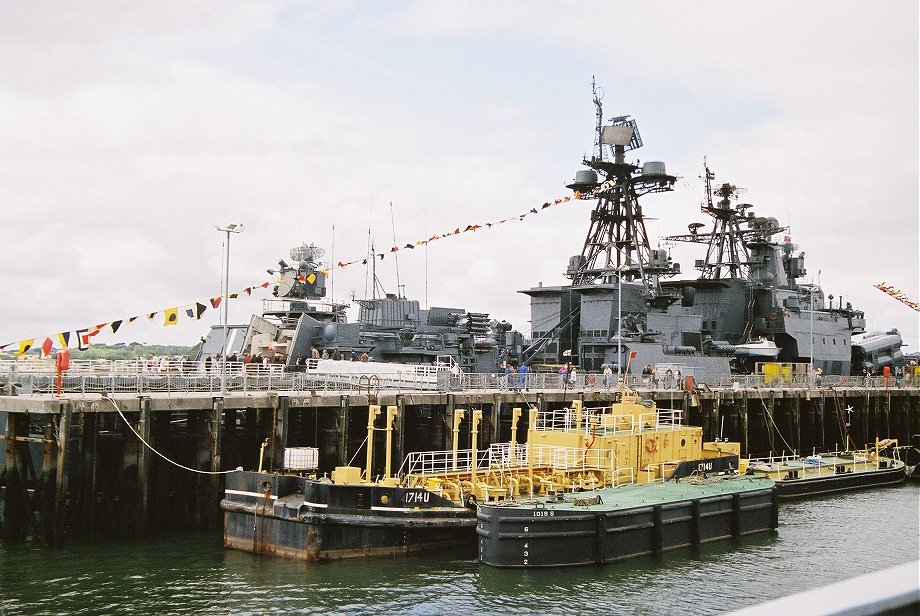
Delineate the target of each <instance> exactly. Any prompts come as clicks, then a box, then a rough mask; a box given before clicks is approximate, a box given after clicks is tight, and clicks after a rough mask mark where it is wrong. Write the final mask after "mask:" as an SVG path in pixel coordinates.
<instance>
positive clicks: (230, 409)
mask: <svg viewBox="0 0 920 616" xmlns="http://www.w3.org/2000/svg"><path fill="white" fill-rule="evenodd" d="M640 393H641V394H642V395H644V396H646V397H651V398H654V399H655V401H656V403H657V404H658V406H659V408H673V409H681V410H682V411H683V416H684V421H685V423H689V424H692V425H697V426H701V427H702V428H703V434H704V438H705V439H706V440H714V439H716V438H722V439H725V440H731V441H740V442H741V444H742V454H743V455H750V456H752V457H757V456H766V455H769V454H771V453H780V452H782V451H785V452H787V453H789V452H790V451H793V450H794V451H796V452H798V453H800V454H802V455H807V454H810V453H812V452H813V451H815V452H823V451H832V450H835V449H848V448H849V449H852V448H862V447H865V446H871V445H872V444H873V443H874V442H875V439H876V438H879V439H884V438H896V439H898V441H899V442H900V443H901V444H908V443H910V442H911V439H912V437H913V435H917V434H920V388H917V387H907V388H890V389H885V388H876V389H864V388H843V387H835V388H817V389H806V388H786V389H782V388H778V389H770V388H737V387H735V388H724V389H707V390H705V391H690V392H686V391H680V390H648V391H641V390H640ZM615 397H616V396H615V392H612V391H607V390H603V389H601V390H592V389H580V390H552V389H547V390H539V391H527V392H519V391H507V390H505V391H495V390H478V391H477V390H472V391H470V390H467V391H454V392H443V391H441V392H432V391H378V392H364V393H359V392H350V393H345V392H320V393H317V392H309V391H308V392H284V391H263V392H233V393H228V394H227V395H225V396H220V395H216V394H212V393H196V392H189V393H187V394H185V395H177V394H174V393H171V394H157V393H150V394H142V395H131V394H108V395H106V396H104V397H103V396H100V395H98V394H64V395H63V396H53V395H49V394H33V395H28V396H26V395H19V396H17V395H7V396H0V496H2V515H0V520H2V522H0V523H2V535H3V536H4V537H5V538H6V539H7V540H12V541H22V540H24V539H27V538H31V539H32V540H35V541H41V542H43V543H46V544H58V543H61V542H62V541H64V540H65V539H66V538H67V537H69V536H81V537H94V536H118V537H140V536H143V535H144V534H146V533H149V532H153V531H157V530H162V529H208V528H218V527H220V526H221V524H222V517H221V515H220V509H219V502H220V499H221V497H222V495H223V477H224V475H223V474H220V473H222V472H224V471H228V470H232V469H235V468H237V467H242V468H244V469H246V470H254V469H256V468H258V467H259V465H260V464H261V465H262V467H263V469H267V470H276V469H280V468H281V466H282V464H283V456H284V449H285V447H316V448H318V449H319V464H320V472H321V473H322V472H329V471H331V470H332V469H333V468H334V467H336V466H343V465H348V464H351V465H354V466H361V467H363V466H364V464H365V461H366V445H365V440H366V438H367V434H368V429H367V428H368V426H367V422H368V407H369V405H381V406H382V407H384V409H385V408H386V407H388V406H395V407H396V408H397V410H398V414H397V415H396V418H395V421H394V425H393V431H392V443H393V456H392V459H393V470H394V471H396V470H397V469H398V468H399V465H400V464H401V462H402V460H403V459H404V458H405V455H406V454H407V453H410V452H413V451H426V450H449V449H450V448H451V447H452V440H453V417H454V411H455V410H457V409H466V410H481V411H482V421H481V423H480V425H479V427H478V434H477V447H478V448H480V449H483V448H486V447H488V445H489V444H491V443H499V442H507V441H509V440H511V439H515V440H517V441H518V442H524V441H525V440H526V432H527V413H528V410H529V411H531V412H534V411H538V410H539V411H542V410H553V409H560V408H564V407H566V406H569V405H571V403H572V400H573V399H578V400H582V401H583V402H584V405H585V406H586V407H592V406H604V405H608V404H610V403H611V402H612V401H614V400H615ZM515 407H518V408H521V409H524V411H525V412H524V414H523V416H522V417H521V420H520V422H519V424H518V430H517V434H516V435H512V434H511V427H512V409H514V408H515ZM118 411H120V413H119V412H118ZM381 415H382V417H380V418H378V420H377V423H376V427H377V430H376V431H375V432H374V444H373V445H374V446H373V451H374V456H373V458H374V460H373V471H372V472H373V474H374V475H377V474H382V473H383V469H384V464H385V459H384V458H385V438H386V432H385V431H384V430H383V427H384V425H383V416H385V415H386V413H382V414H381ZM122 416H123V417H124V419H123V418H122ZM469 417H470V413H467V415H466V419H465V420H464V421H463V422H462V423H461V425H460V430H459V447H460V448H470V447H471V442H472V433H471V428H470V425H471V424H470V421H469ZM125 420H127V421H125ZM141 439H143V440H144V441H146V442H147V443H148V444H149V445H150V446H149V447H148V446H146V445H144V444H143V443H142V441H141ZM154 450H155V451H154Z"/></svg>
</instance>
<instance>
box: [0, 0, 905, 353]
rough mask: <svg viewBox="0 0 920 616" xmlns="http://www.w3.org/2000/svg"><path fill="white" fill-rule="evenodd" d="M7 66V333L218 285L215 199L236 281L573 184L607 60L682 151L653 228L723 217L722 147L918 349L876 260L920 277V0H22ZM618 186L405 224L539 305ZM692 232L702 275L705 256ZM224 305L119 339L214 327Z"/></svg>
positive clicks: (661, 148) (425, 258) (759, 197)
mask: <svg viewBox="0 0 920 616" xmlns="http://www.w3.org/2000/svg"><path fill="white" fill-rule="evenodd" d="M0 66H2V67H3V68H2V69H0V199H2V210H0V211H2V224H0V260H2V263H3V266H2V269H0V284H2V288H3V289H4V293H3V297H2V299H0V344H3V343H7V342H16V341H18V340H21V339H25V338H39V339H42V338H44V337H45V336H53V335H55V334H56V333H58V332H61V331H73V330H76V329H78V328H83V327H86V326H90V325H93V324H101V323H108V322H110V321H113V320H115V319H127V318H128V317H131V316H135V315H139V314H141V315H142V314H144V313H148V312H154V311H160V310H162V309H164V308H168V307H173V306H181V305H185V304H190V303H193V302H195V301H200V300H202V299H205V300H206V299H207V298H210V297H213V296H216V295H218V294H219V293H220V282H221V255H222V242H223V236H222V235H221V234H220V233H218V231H216V230H215V229H214V225H215V224H227V223H242V224H244V225H245V226H246V229H245V231H244V232H243V233H242V234H240V235H238V236H234V237H233V240H232V244H231V265H230V288H231V290H235V289H241V288H243V287H246V286H250V285H252V284H255V283H259V282H262V281H265V280H268V279H269V277H268V275H267V274H266V272H265V270H266V268H270V267H273V266H275V264H276V263H277V260H278V259H279V258H284V259H288V253H289V251H290V249H291V248H292V247H294V246H296V245H298V244H300V243H302V242H315V243H316V244H318V245H320V246H323V247H325V248H326V249H327V252H328V253H329V254H327V260H329V257H332V258H333V259H334V261H350V260H353V259H361V258H363V257H364V256H365V254H366V252H367V245H368V235H369V232H368V230H369V229H370V235H371V236H372V237H373V238H374V241H375V243H376V244H377V246H378V247H383V248H384V249H385V250H386V249H388V248H389V246H392V245H393V244H394V241H393V236H394V229H395V236H396V242H395V243H396V244H398V245H400V246H403V245H405V244H407V243H410V242H415V241H417V240H421V239H425V238H427V237H429V236H430V235H433V234H435V233H438V234H440V233H443V232H445V231H449V230H453V229H454V228H456V227H465V226H466V225H469V224H482V223H484V222H490V221H496V220H499V219H503V218H506V217H508V216H512V215H515V214H519V213H523V212H527V211H529V210H530V208H531V207H538V208H539V205H540V204H542V203H543V202H545V201H547V200H551V199H555V198H560V197H564V196H566V195H568V194H570V192H569V191H567V189H566V188H565V184H566V183H567V182H568V181H570V180H571V178H572V177H574V174H575V171H576V170H578V169H579V168H580V162H581V159H582V157H583V155H584V154H586V153H590V151H591V149H592V144H593V137H594V135H593V130H594V122H595V119H594V106H593V104H592V101H591V78H592V75H594V76H596V79H597V83H598V85H600V86H602V87H603V88H604V90H605V92H606V95H605V98H604V110H605V115H606V116H607V117H610V116H613V115H626V114H629V115H631V116H633V117H634V118H635V119H636V120H637V122H638V125H639V130H640V133H641V135H642V139H643V141H644V143H645V146H644V147H643V148H642V149H640V150H637V151H635V152H632V153H630V155H631V156H633V157H635V158H638V159H641V160H642V161H648V160H662V161H665V162H666V163H667V169H668V171H669V172H670V173H672V174H676V175H678V176H680V178H681V179H680V180H679V181H678V182H677V184H676V190H675V191H674V192H673V193H668V194H665V195H659V196H654V197H651V198H648V199H646V200H645V202H644V210H645V213H646V214H647V215H648V216H650V217H653V218H655V219H656V220H654V221H650V222H649V234H650V236H651V237H652V238H653V242H657V238H658V237H659V236H664V235H667V234H672V233H683V232H686V228H687V224H689V223H690V222H696V221H699V222H706V223H708V222H709V220H707V219H706V218H704V217H703V215H702V214H700V212H699V205H700V202H701V200H702V198H703V185H702V182H701V180H700V179H699V176H700V175H701V173H702V166H703V159H704V157H706V159H707V160H708V163H709V166H710V168H711V169H712V170H713V171H714V172H715V174H716V176H717V180H718V181H720V182H721V181H730V182H732V183H734V184H736V185H739V186H743V187H745V188H747V192H746V193H745V194H744V195H743V200H744V201H746V202H750V203H752V204H754V206H755V207H754V211H755V212H756V213H757V214H758V215H761V216H775V217H776V218H778V219H779V220H780V222H781V223H782V224H788V225H791V229H792V230H791V234H790V235H791V236H792V240H793V241H794V242H796V243H798V244H799V245H800V246H801V249H802V250H804V251H805V253H806V266H807V270H808V276H807V278H806V281H815V282H817V281H818V274H819V272H820V282H821V284H822V286H823V287H824V289H825V292H827V293H832V294H834V295H835V296H841V295H842V296H843V297H844V301H851V302H852V303H853V304H854V306H856V307H858V308H861V309H864V310H865V311H866V314H867V318H868V321H869V327H870V329H873V330H882V329H889V328H891V327H897V328H899V329H900V330H901V332H902V333H903V334H904V336H905V340H906V342H908V344H909V346H908V347H907V349H906V350H907V351H917V350H918V347H920V328H918V316H917V313H916V312H913V311H912V310H910V309H909V308H907V307H906V306H903V305H901V304H900V303H898V302H897V301H895V300H894V299H892V298H890V297H888V296H887V295H884V294H883V293H881V292H879V291H878V290H876V289H874V288H873V287H872V285H873V284H874V283H878V282H883V281H884V282H887V283H888V284H890V285H893V286H895V287H896V288H899V289H900V290H902V291H903V292H905V293H906V294H907V295H909V296H910V297H911V298H912V299H914V300H918V299H920V292H918V8H917V2H916V0H897V1H886V2H866V1H861V2H846V1H840V0H833V1H827V2H814V1H809V2H801V1H794V2H782V1H776V0H772V1H770V2H692V3H691V2H669V1H660V0H659V1H658V2H654V3H637V2H631V3H626V2H620V1H611V0H607V1H604V2H598V3H590V2H577V3H576V2H570V3H560V2H535V1H533V0H529V1H527V2H501V3H497V2H471V1H469V0H466V1H464V2H446V1H441V2H435V1H430V2H373V3H371V2H343V1H335V2H333V1H327V2H283V1H276V2H233V1H221V2H217V1H215V2H194V1H189V0H176V1H168V0H161V1H159V2H133V3H125V2H101V1H95V2H87V3H77V4H72V5H69V6H67V7H66V8H64V7H63V6H62V5H61V4H60V3H59V2H13V1H10V0H4V1H2V2H0ZM390 202H392V209H391V207H390ZM592 206H593V202H585V201H581V202H576V203H575V204H574V205H565V206H560V207H553V208H549V209H546V210H542V211H541V212H540V214H539V215H536V216H530V217H528V218H527V219H526V220H525V221H524V222H514V223H509V224H505V225H502V226H500V227H499V228H497V229H491V230H487V229H482V230H479V231H477V232H476V233H465V234H462V235H460V236H457V237H452V238H449V239H445V240H443V241H438V242H433V243H432V244H431V246H430V247H429V248H428V249H427V250H425V249H417V250H414V251H402V252H400V253H399V280H400V282H401V283H402V284H403V285H405V293H406V295H407V296H409V297H413V298H418V299H419V300H420V301H421V302H422V303H423V305H424V304H425V303H426V300H427V304H428V305H430V306H456V307H463V308H467V309H469V310H473V311H477V312H488V313H490V314H491V315H492V316H493V317H494V318H498V319H505V320H508V321H510V322H511V323H512V324H513V325H514V326H515V328H516V329H519V330H521V331H525V332H529V331H530V324H529V322H528V319H529V318H530V314H529V303H528V298H527V297H526V296H524V295H521V294H519V293H517V291H519V290H521V289H525V288H528V287H531V286H536V285H537V283H538V282H542V283H543V284H545V285H551V284H562V283H564V282H565V281H566V279H565V278H564V277H563V275H562V273H563V271H564V270H565V266H566V263H567V260H568V257H569V256H571V255H575V254H579V253H580V252H581V248H582V244H583V242H584V238H585V235H586V233H587V230H588V225H589V218H588V217H589V213H590V210H591V208H592ZM333 221H334V228H335V232H334V234H333ZM333 240H334V254H332V249H333ZM673 255H674V257H675V259H676V260H678V261H680V262H681V265H682V267H683V270H684V272H685V276H686V277H691V276H695V274H696V271H695V270H693V267H692V266H693V260H694V259H696V258H702V257H703V256H704V255H703V253H702V247H692V248H688V247H680V248H674V250H673ZM391 257H392V255H388V256H387V258H386V259H384V260H383V261H382V262H379V266H378V275H379V277H380V279H381V281H382V283H383V285H384V286H385V287H386V290H387V291H389V292H396V290H397V289H396V285H397V280H396V278H397V271H396V268H395V267H394V266H395V264H396V260H395V259H393V258H391ZM426 272H427V275H426ZM366 288H367V283H366V273H365V271H364V269H363V268H361V267H360V266H354V267H350V268H347V269H345V270H339V271H338V272H336V276H335V279H334V291H335V297H336V299H344V298H347V297H351V296H352V295H354V296H356V297H358V298H362V297H364V296H365V289H366ZM266 297H269V294H268V293H266V292H264V291H263V292H261V293H254V294H253V297H252V298H249V299H246V298H243V299H239V300H236V301H235V302H231V306H232V308H231V312H230V321H231V322H247V321H248V319H249V315H250V314H252V313H254V312H256V313H257V312H260V311H261V299H262V298H266ZM218 321H219V315H218V313H217V311H213V310H209V311H208V312H206V313H205V315H204V319H203V320H202V321H192V320H188V319H186V318H184V315H183V318H182V319H181V320H180V323H179V325H177V326H174V327H167V328H164V327H162V326H161V325H160V323H162V317H161V316H158V321H157V324H155V325H154V324H152V323H150V322H147V321H146V319H145V318H143V317H142V318H141V319H140V320H139V321H138V322H137V323H135V324H133V325H130V326H127V325H126V326H123V327H122V328H121V329H120V330H119V332H118V333H117V334H112V333H110V332H104V333H102V334H100V335H99V336H98V337H97V338H96V340H97V341H99V342H105V343H108V344H113V343H116V342H130V341H139V342H147V343H174V344H188V345H191V344H193V343H195V342H196V341H197V340H198V339H199V337H201V336H202V335H204V334H205V333H206V332H207V330H208V328H209V327H210V325H211V324H216V323H218ZM37 344H38V343H37ZM8 350H9V349H8Z"/></svg>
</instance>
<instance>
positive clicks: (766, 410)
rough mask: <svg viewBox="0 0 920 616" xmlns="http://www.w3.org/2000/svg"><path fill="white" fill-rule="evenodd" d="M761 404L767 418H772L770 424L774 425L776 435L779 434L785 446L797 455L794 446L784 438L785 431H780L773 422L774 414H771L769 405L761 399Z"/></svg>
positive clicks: (771, 444)
mask: <svg viewBox="0 0 920 616" xmlns="http://www.w3.org/2000/svg"><path fill="white" fill-rule="evenodd" d="M760 403H761V404H762V405H763V411H764V413H765V414H766V416H767V417H769V418H770V423H771V424H773V428H774V429H775V430H776V433H777V434H779V438H780V440H781V441H783V445H785V446H786V447H788V448H789V451H791V452H793V453H795V449H793V448H792V445H790V444H789V443H787V442H786V439H785V438H783V431H782V430H780V429H779V426H777V425H776V422H775V421H773V413H771V412H770V409H768V408H767V403H766V402H764V399H763V398H761V399H760ZM770 447H773V443H770Z"/></svg>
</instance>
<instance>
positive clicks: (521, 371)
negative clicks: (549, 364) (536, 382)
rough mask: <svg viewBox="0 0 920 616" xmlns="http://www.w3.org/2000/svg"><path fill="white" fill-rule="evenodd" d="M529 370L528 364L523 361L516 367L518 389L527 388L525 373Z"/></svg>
mask: <svg viewBox="0 0 920 616" xmlns="http://www.w3.org/2000/svg"><path fill="white" fill-rule="evenodd" d="M528 372H530V366H528V365H527V364H526V363H525V362H521V365H520V366H519V367H518V389H523V390H525V391H526V390H527V389H529V384H528V383H527V373H528Z"/></svg>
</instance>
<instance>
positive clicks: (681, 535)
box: [477, 488, 778, 568]
mask: <svg viewBox="0 0 920 616" xmlns="http://www.w3.org/2000/svg"><path fill="white" fill-rule="evenodd" d="M477 517H478V520H479V526H478V528H477V534H478V535H479V558H480V560H481V562H483V563H485V564H487V565H492V566H495V567H517V568H535V567H564V566H577V565H591V564H602V563H607V562H614V561H619V560H624V559H627V558H634V557H637V556H644V555H651V554H658V553H661V552H666V551H669V550H674V549H678V548H683V547H690V546H695V545H699V544H701V543H707V542H710V541H718V540H722V539H729V538H739V537H742V536H745V535H751V534H755V533H760V532H767V531H773V530H776V528H777V527H778V504H777V496H776V491H775V489H772V488H770V489H762V490H756V491H747V492H739V493H734V494H728V495H720V496H714V497H706V498H693V499H684V500H680V501H675V502H668V503H660V504H655V505H651V506H645V507H634V508H629V509H620V510H613V511H592V512H575V511H563V510H552V509H549V508H546V509H540V508H529V507H516V508H510V507H497V506H481V507H480V510H479V513H478V516H477Z"/></svg>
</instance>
